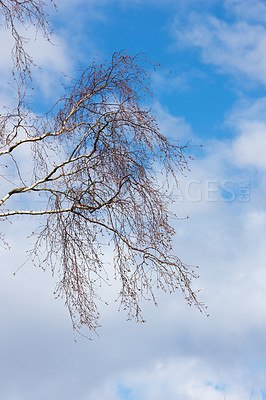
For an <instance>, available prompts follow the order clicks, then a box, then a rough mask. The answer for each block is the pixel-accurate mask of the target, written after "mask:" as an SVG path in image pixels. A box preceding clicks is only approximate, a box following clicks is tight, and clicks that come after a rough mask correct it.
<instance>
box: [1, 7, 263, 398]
mask: <svg viewBox="0 0 266 400" xmlns="http://www.w3.org/2000/svg"><path fill="white" fill-rule="evenodd" d="M50 14H51V22H52V26H53V29H54V33H53V40H52V42H53V45H52V44H49V43H46V42H45V41H44V39H42V38H41V37H40V35H38V36H37V39H35V34H34V32H33V31H32V30H31V29H29V30H28V32H27V35H28V37H31V41H30V42H29V43H28V49H29V51H30V52H31V54H32V55H33V57H34V59H35V60H36V62H37V64H38V65H39V66H41V69H37V68H36V69H35V70H34V71H33V77H34V80H33V84H34V86H35V94H34V95H33V97H32V103H33V109H34V110H35V111H36V112H37V111H38V112H39V111H45V110H46V108H49V106H51V105H52V104H53V102H55V101H56V100H57V98H58V96H59V95H60V94H61V93H62V90H63V89H62V86H61V82H63V81H64V78H62V75H61V73H62V72H65V73H66V74H68V75H72V76H75V75H76V74H77V73H78V72H77V71H78V70H79V69H80V67H85V66H86V65H87V64H89V63H90V62H91V60H92V58H93V57H95V56H98V57H99V58H100V59H105V58H107V57H108V56H109V55H110V54H111V53H112V52H114V51H119V50H120V49H126V50H127V51H128V52H129V53H130V54H132V55H134V54H136V53H139V52H143V53H145V54H146V56H147V57H148V58H151V59H153V60H154V61H156V62H159V63H161V64H162V68H161V69H159V70H157V71H156V72H155V73H153V74H152V88H153V91H154V93H155V97H156V99H158V100H159V101H153V102H150V103H149V106H152V108H153V111H154V113H155V114H156V116H157V119H158V121H159V124H160V127H161V130H162V131H163V132H165V134H166V135H168V136H170V137H173V138H175V139H178V140H180V142H181V143H185V142H187V141H188V140H191V141H192V143H194V144H203V146H204V147H203V148H200V149H195V150H193V152H194V153H195V156H196V157H195V160H194V161H191V164H190V167H191V171H190V173H188V174H187V176H180V187H179V191H178V193H174V196H176V199H177V201H176V202H175V204H174V205H173V208H174V211H175V212H176V213H177V215H178V216H180V217H181V218H182V217H185V216H187V215H189V217H190V218H189V219H188V220H186V219H185V220H181V221H174V222H173V223H174V225H175V229H176V238H175V242H174V246H175V250H176V253H177V255H178V256H179V257H180V258H181V259H182V260H184V261H185V262H187V263H189V264H193V265H199V267H200V269H199V274H200V279H199V280H198V282H197V285H198V287H200V288H201V289H202V290H201V294H200V296H201V299H202V300H203V301H204V302H205V303H206V304H208V306H209V312H210V317H209V318H207V317H205V316H204V315H201V314H199V312H198V311H197V310H195V309H192V308H189V307H187V305H186V304H185V302H184V300H183V298H182V296H181V295H178V294H177V295H174V296H173V295H171V296H169V295H165V294H159V307H158V308H155V307H153V306H152V305H151V304H149V303H148V304H145V305H144V315H145V319H146V320H147V322H146V323H145V324H141V325H138V324H135V323H132V322H127V321H126V316H125V315H123V314H122V313H118V312H117V304H116V303H113V301H112V299H113V292H112V290H110V291H109V292H107V293H106V296H107V297H109V298H110V306H109V307H105V306H102V307H101V308H102V310H101V311H102V319H101V322H102V328H100V330H99V332H98V333H99V337H97V336H96V337H95V339H94V340H93V341H87V340H85V339H83V338H82V337H81V338H78V343H74V341H73V336H72V330H71V323H70V319H69V317H68V314H67V310H66V308H65V307H64V306H63V304H62V303H60V301H58V300H57V301H56V300H54V299H53V286H54V283H55V281H54V280H53V279H52V278H51V277H50V275H49V272H48V271H47V272H46V273H43V271H39V270H38V269H36V268H33V267H32V266H31V265H29V264H27V265H25V267H24V268H23V269H21V270H20V271H19V273H18V274H17V275H16V277H13V275H12V273H13V272H14V270H16V267H17V266H18V260H20V259H23V257H24V254H25V249H27V244H26V242H25V233H30V232H31V229H32V225H33V223H34V221H32V220H30V222H29V223H27V226H26V225H25V222H23V220H18V221H17V225H16V228H14V226H9V225H5V226H4V230H5V232H6V234H7V236H8V237H9V239H10V243H11V245H12V250H11V251H10V252H2V253H1V265H0V268H1V280H0V286H1V287H0V289H1V290H0V300H1V301H0V315H1V320H2V327H1V331H0V340H1V343H2V344H1V347H0V370H1V374H0V398H1V399H3V400H36V399H38V400H39V399H40V400H47V399H49V400H59V399H64V400H72V399H77V400H101V399H108V400H135V399H137V400H161V399H167V400H196V399H197V400H201V399H202V400H224V399H225V398H226V399H227V400H243V399H250V398H252V399H253V400H258V399H263V398H264V397H263V396H266V348H265V335H266V265H265V264H266V246H265V243H266V210H265V195H266V175H265V172H266V157H265V153H266V112H265V110H266V95H265V85H266V2H265V1H260V0H252V1H250V0H224V1H222V0H219V1H215V0H212V1H211V0H205V1H203V0H202V1H201V0H186V1H184V0H175V1H174V0H173V1H172V0H164V1H163V0H146V1H145V0H142V1H139V0H127V1H125V0H124V1H123V0H116V1H111V0H98V1H94V0H77V1H75V2H73V1H69V0H65V1H63V0H60V1H59V2H58V12H57V13H55V12H54V11H53V10H52V9H50ZM0 40H1V43H2V45H1V46H3V43H5V47H4V48H3V51H2V54H3V57H2V58H1V61H0V72H1V77H2V78H1V81H2V82H1V92H0V101H1V108H2V106H3V105H4V104H9V103H10V102H11V101H12V91H11V89H10V87H9V86H7V85H6V84H5V82H6V81H7V80H8V76H9V71H10V66H11V61H10V58H9V52H10V47H11V46H12V41H11V39H10V35H9V33H8V32H6V31H4V30H2V31H1V32H0ZM40 99H41V100H42V101H41V102H40ZM27 230H28V232H27ZM107 256H108V255H107Z"/></svg>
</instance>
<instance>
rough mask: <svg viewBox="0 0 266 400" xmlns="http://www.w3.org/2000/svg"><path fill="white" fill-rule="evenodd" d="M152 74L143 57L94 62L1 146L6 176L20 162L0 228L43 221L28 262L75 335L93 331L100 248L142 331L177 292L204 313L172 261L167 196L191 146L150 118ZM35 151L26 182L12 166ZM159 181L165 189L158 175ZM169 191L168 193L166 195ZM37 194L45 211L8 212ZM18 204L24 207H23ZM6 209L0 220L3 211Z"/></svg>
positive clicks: (183, 271) (16, 120)
mask: <svg viewBox="0 0 266 400" xmlns="http://www.w3.org/2000/svg"><path fill="white" fill-rule="evenodd" d="M148 67H150V64H149V63H148V62H147V60H146V59H145V58H144V57H143V56H141V55H139V56H136V57H131V56H129V55H128V54H127V53H126V52H120V53H115V54H114V55H113V56H112V58H111V60H110V62H106V63H103V64H100V63H99V62H97V61H95V62H93V63H92V64H91V66H90V67H88V68H87V69H86V70H85V71H84V72H83V73H82V74H81V76H80V78H78V79H75V80H73V84H72V86H71V87H70V88H68V89H67V90H66V94H65V95H64V96H63V97H62V98H61V99H59V101H58V102H57V103H56V105H55V106H54V107H53V108H52V110H51V111H50V112H49V113H48V114H46V115H45V117H43V118H37V117H34V116H31V115H30V114H29V112H28V111H27V112H24V113H23V112H22V111H23V110H22V107H21V109H20V110H19V112H16V113H14V114H13V115H11V117H10V118H11V119H12V121H13V126H16V134H13V135H10V133H9V130H8V127H9V126H10V120H9V124H6V125H5V124H4V123H3V124H2V126H3V127H4V128H3V130H2V132H3V135H2V138H1V146H2V150H1V152H0V157H2V159H3V160H5V162H6V164H7V168H13V164H14V163H13V162H12V163H11V162H10V163H8V160H12V157H13V158H14V159H15V160H16V163H17V166H16V168H15V171H17V182H22V181H23V182H24V183H23V185H21V183H20V184H16V183H15V182H14V184H15V188H14V187H12V188H10V190H8V191H7V193H6V195H4V196H3V198H2V200H1V201H0V218H2V219H6V218H8V219H9V218H12V217H13V216H14V215H25V216H26V215H35V216H40V217H41V216H42V220H41V221H42V222H41V225H40V227H39V229H38V230H37V231H36V244H35V246H34V248H33V250H32V258H33V261H34V262H35V263H36V264H38V265H39V266H41V267H43V268H47V266H48V265H49V266H50V267H51V269H52V271H55V270H59V282H58V285H57V289H56V293H57V295H58V296H60V297H63V298H64V299H65V302H66V304H67V307H68V309H69V312H70V315H71V319H72V323H73V327H74V329H78V328H81V327H82V326H83V325H86V326H88V327H89V328H90V329H96V328H97V326H98V324H99V323H98V318H99V313H98V310H97V302H98V301H100V295H99V292H98V289H99V287H98V285H99V282H100V281H103V282H106V280H107V279H108V273H107V271H106V268H105V263H106V261H105V257H104V254H103V250H102V248H103V246H105V245H106V244H108V243H110V244H111V247H112V250H113V255H114V257H113V267H114V271H115V275H116V276H117V278H118V279H119V281H120V284H121V290H120V292H119V293H118V296H119V299H120V301H121V307H122V308H126V309H127V311H128V316H129V318H136V320H138V321H142V320H143V318H142V316H141V301H142V300H143V299H147V298H151V299H152V300H153V301H154V302H155V304H156V298H155V290H154V288H155V289H156V288H159V289H161V290H164V291H170V292H173V291H175V290H178V289H179V290H180V291H181V292H182V293H183V295H184V297H185V298H186V300H187V302H188V303H189V304H194V305H195V306H196V307H198V308H199V309H200V310H201V311H202V310H204V306H203V305H202V304H201V303H200V302H199V301H198V299H197V296H196V293H195V292H194V291H193V289H192V287H191V283H192V280H193V279H194V278H196V277H197V275H196V273H195V271H194V269H193V268H191V267H189V266H188V265H186V264H184V263H182V262H181V260H180V259H179V258H178V257H177V256H175V255H174V254H173V248H172V242H173V236H174V229H173V228H172V227H171V225H170V222H169V221H170V218H171V217H172V214H171V212H170V210H169V208H168V203H169V200H171V199H170V195H169V193H168V186H169V185H170V184H171V185H172V184H177V180H178V176H177V173H178V172H180V171H181V172H182V171H183V170H184V169H186V168H188V162H187V159H188V157H187V155H186V151H187V149H188V145H187V144H185V145H179V143H178V142H173V141H171V140H169V139H168V138H167V137H166V136H164V135H163V134H162V133H161V132H160V129H159V127H158V124H157V122H156V119H155V117H154V115H153V114H152V112H151V110H150V109H147V108H144V107H143V106H142V103H143V102H144V101H145V100H146V98H147V96H149V95H152V93H151V91H150V87H149V74H148V73H147V70H148ZM23 148H25V149H28V150H27V151H28V152H29V151H31V160H32V162H33V166H32V170H33V172H34V173H33V174H32V180H30V181H29V179H28V175H27V174H24V173H23V168H24V166H23V162H22V161H21V159H17V158H16V156H17V154H21V149H23ZM161 171H162V172H163V177H164V178H163V182H162V180H161V179H160V174H159V172H161ZM167 185H168V186H167ZM34 192H37V193H43V194H44V195H45V196H46V197H45V199H46V204H45V206H44V207H42V208H41V209H36V208H34V206H33V204H31V203H30V202H29V201H28V202H27V204H28V207H29V208H28V209H26V208H24V210H14V209H12V208H11V206H12V202H11V198H12V197H13V196H15V195H17V194H21V195H23V196H25V195H26V193H27V194H28V196H30V194H31V193H34ZM22 204H23V203H22ZM1 209H2V211H1Z"/></svg>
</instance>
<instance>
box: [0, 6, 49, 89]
mask: <svg viewBox="0 0 266 400" xmlns="http://www.w3.org/2000/svg"><path fill="white" fill-rule="evenodd" d="M49 2H50V3H51V4H52V5H53V6H54V7H55V3H54V1H53V0H50V1H49ZM46 8H47V2H45V1H43V0H20V1H19V0H0V18H1V16H2V18H3V19H4V25H5V27H6V28H8V29H10V30H11V34H12V36H13V39H14V47H13V50H12V58H13V64H14V69H13V74H15V73H16V72H18V73H19V77H20V80H21V82H22V83H23V82H25V81H26V80H27V79H28V78H30V77H31V67H32V65H33V64H34V60H33V59H32V57H31V56H30V55H29V54H28V53H27V51H26V49H25V44H26V43H27V41H28V40H27V39H26V38H25V37H24V36H23V34H22V33H20V29H19V27H20V28H23V30H24V31H25V30H27V29H28V28H29V27H34V28H35V30H37V31H41V33H42V35H43V36H44V37H45V38H46V39H47V40H48V41H49V40H50V35H51V30H50V28H49V22H48V15H47V11H46ZM2 18H1V19H2ZM1 19H0V21H1Z"/></svg>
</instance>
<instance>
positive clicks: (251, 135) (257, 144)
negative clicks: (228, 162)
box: [227, 98, 266, 171]
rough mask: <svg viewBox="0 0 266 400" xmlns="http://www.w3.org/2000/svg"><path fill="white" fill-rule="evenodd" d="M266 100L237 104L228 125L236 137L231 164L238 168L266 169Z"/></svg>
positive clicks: (233, 143)
mask: <svg viewBox="0 0 266 400" xmlns="http://www.w3.org/2000/svg"><path fill="white" fill-rule="evenodd" d="M265 107H266V98H261V99H256V100H254V101H251V100H250V101H243V100H242V101H240V102H238V103H237V104H236V105H235V107H234V108H233V110H232V111H231V115H230V116H229V117H228V121H227V123H228V125H229V126H231V128H233V129H234V130H235V131H236V133H237V135H236V137H235V139H233V142H232V162H233V163H235V164H236V165H237V166H239V167H255V168H258V169H259V170H262V171H265V169H266V157H265V153H266V116H265Z"/></svg>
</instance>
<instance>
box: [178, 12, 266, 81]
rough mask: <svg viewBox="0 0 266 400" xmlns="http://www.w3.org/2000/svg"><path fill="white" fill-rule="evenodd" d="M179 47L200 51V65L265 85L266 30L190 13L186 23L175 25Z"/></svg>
mask: <svg viewBox="0 0 266 400" xmlns="http://www.w3.org/2000/svg"><path fill="white" fill-rule="evenodd" d="M173 30H174V35H175V37H176V39H177V42H178V43H179V45H183V46H192V47H195V48H198V49H199V50H200V52H201V56H202V60H203V62H205V63H207V64H212V65H214V66H216V67H218V68H219V71H220V72H222V73H229V74H233V75H234V76H237V77H239V75H240V77H241V76H242V77H243V76H244V77H247V78H249V79H251V80H252V81H254V82H256V83H263V84H266V29H265V27H264V26H263V25H259V24H257V25H252V24H249V23H248V22H246V21H243V20H241V21H236V22H233V23H228V22H225V21H223V20H220V19H218V18H216V17H214V16H211V15H206V14H205V15H199V14H192V15H191V17H190V20H189V23H188V24H186V25H184V26H182V25H181V24H179V22H176V24H175V25H174V28H173Z"/></svg>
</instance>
